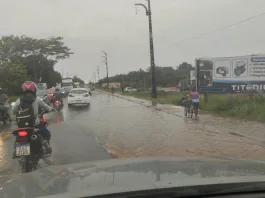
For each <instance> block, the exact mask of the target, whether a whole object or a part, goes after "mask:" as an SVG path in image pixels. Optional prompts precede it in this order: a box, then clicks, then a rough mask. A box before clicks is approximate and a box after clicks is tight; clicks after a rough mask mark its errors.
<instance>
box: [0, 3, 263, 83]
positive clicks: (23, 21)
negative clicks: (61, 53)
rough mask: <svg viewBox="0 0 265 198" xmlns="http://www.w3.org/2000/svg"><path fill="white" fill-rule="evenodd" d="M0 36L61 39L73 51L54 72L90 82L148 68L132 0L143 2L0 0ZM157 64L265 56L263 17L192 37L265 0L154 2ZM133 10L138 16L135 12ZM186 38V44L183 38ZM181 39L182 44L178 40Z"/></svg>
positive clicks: (140, 12)
mask: <svg viewBox="0 0 265 198" xmlns="http://www.w3.org/2000/svg"><path fill="white" fill-rule="evenodd" d="M0 2H1V5H0V24H1V29H0V34H1V35H9V34H18V35H21V34H25V35H28V36H34V37H48V36H63V37H64V41H65V43H66V45H67V46H69V47H70V48H71V49H72V51H73V52H74V53H75V54H74V55H72V56H71V57H70V59H67V60H64V61H60V62H59V63H58V64H57V65H56V67H55V69H56V70H58V71H60V72H61V71H62V68H64V74H65V75H66V73H67V72H68V75H69V76H72V75H78V76H80V77H81V78H82V79H84V80H86V81H87V80H90V79H91V77H92V75H93V72H95V71H96V66H100V77H103V76H105V75H106V71H105V67H104V65H103V63H101V60H102V58H101V55H102V53H101V51H102V50H105V51H106V52H107V53H108V58H109V73H110V75H115V74H118V73H126V72H128V71H132V70H136V69H140V68H142V69H146V68H147V67H148V66H149V65H150V58H149V40H148V39H149V38H148V36H149V34H148V21H147V17H146V15H145V12H144V9H143V8H141V7H138V9H137V12H136V9H135V7H134V3H145V2H146V1H145V0H0ZM151 4H152V11H153V33H154V47H155V62H156V64H157V65H161V66H174V67H175V66H177V65H179V64H180V63H182V62H183V61H186V62H189V63H192V64H194V58H196V57H216V56H235V55H246V54H254V53H265V16H261V17H259V18H255V19H252V20H249V21H247V22H245V23H241V24H238V25H236V26H234V27H231V28H227V29H224V30H221V31H218V32H214V33H212V34H208V35H206V36H203V37H198V38H196V39H193V40H189V38H191V37H194V36H197V35H200V34H202V33H205V32H209V31H211V30H214V29H218V28H220V27H223V26H226V25H229V24H232V23H236V22H238V21H241V20H243V19H245V18H248V17H251V16H254V15H257V14H260V13H263V12H265V0H151ZM136 13H137V14H136ZM183 40H184V41H183ZM180 41H182V42H180Z"/></svg>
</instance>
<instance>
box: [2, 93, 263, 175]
mask: <svg viewBox="0 0 265 198" xmlns="http://www.w3.org/2000/svg"><path fill="white" fill-rule="evenodd" d="M129 100H131V101H129ZM132 101H133V102H132ZM46 117H47V119H48V121H49V123H50V126H49V129H50V131H51V133H52V140H51V145H52V147H53V154H52V157H51V159H50V160H51V161H52V164H70V163H77V162H84V161H89V160H100V159H109V158H112V157H118V158H125V157H146V156H150V157H153V156H188V157H189V156H207V157H208V156H229V157H236V158H249V159H260V160H264V159H265V148H264V140H265V133H264V128H265V125H263V124H258V123H255V122H246V121H238V120H235V119H228V118H219V117H216V116H211V115H204V114H201V115H199V118H198V119H189V118H184V117H183V109H182V108H181V107H176V106H170V105H165V106H162V105H158V106H156V107H152V105H151V104H150V102H147V101H142V100H138V99H133V98H130V97H124V98H123V96H118V97H117V96H113V95H111V94H107V93H101V92H94V93H93V95H92V97H91V106H90V108H88V109H75V108H73V109H72V108H71V109H68V108H67V105H66V106H65V109H63V110H62V112H54V113H50V114H49V115H47V116H46ZM11 128H12V127H11ZM5 130H9V128H8V127H7V128H6V129H5ZM13 141H14V137H9V138H8V139H7V140H2V141H0V153H1V155H0V172H1V169H2V170H7V169H9V171H11V172H14V171H15V170H16V169H17V168H16V167H17V162H16V160H12V159H11V154H10V153H11V150H12V145H13ZM41 165H42V166H45V164H41ZM10 167H11V168H10Z"/></svg>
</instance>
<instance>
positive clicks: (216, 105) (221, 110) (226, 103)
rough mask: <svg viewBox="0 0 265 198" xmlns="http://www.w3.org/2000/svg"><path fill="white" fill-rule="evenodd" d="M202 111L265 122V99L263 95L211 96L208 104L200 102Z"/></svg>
mask: <svg viewBox="0 0 265 198" xmlns="http://www.w3.org/2000/svg"><path fill="white" fill-rule="evenodd" d="M200 108H201V109H202V110H206V111H211V112H215V113H218V114H220V115H223V116H232V117H238V118H247V119H250V120H255V121H264V120H265V97H264V96H263V95H260V94H259V95H254V96H253V97H249V95H210V96H209V100H208V103H204V102H203V100H202V101H201V102H200Z"/></svg>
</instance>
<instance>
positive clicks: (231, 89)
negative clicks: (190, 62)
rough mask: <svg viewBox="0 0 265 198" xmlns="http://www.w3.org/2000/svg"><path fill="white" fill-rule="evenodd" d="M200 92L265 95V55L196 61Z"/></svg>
mask: <svg viewBox="0 0 265 198" xmlns="http://www.w3.org/2000/svg"><path fill="white" fill-rule="evenodd" d="M196 69H197V80H198V82H197V84H198V86H199V92H208V93H248V92H260V93H265V55H249V56H240V57H224V58H202V59H197V60H196Z"/></svg>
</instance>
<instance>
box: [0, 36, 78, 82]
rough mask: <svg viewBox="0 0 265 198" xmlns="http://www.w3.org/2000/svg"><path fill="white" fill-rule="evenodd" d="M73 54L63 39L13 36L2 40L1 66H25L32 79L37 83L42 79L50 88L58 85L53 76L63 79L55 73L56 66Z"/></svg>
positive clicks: (0, 41) (0, 48)
mask: <svg viewBox="0 0 265 198" xmlns="http://www.w3.org/2000/svg"><path fill="white" fill-rule="evenodd" d="M71 54H73V53H72V52H71V51H70V48H68V47H67V46H65V45H64V43H63V38H62V37H50V38H48V39H36V38H32V37H27V36H14V35H11V36H3V37H2V38H1V39H0V64H7V63H12V64H19V65H25V66H26V68H27V74H28V75H29V77H30V79H33V80H34V81H35V82H37V81H39V80H40V79H41V80H42V82H46V83H47V84H48V85H50V86H54V85H55V83H56V82H55V80H54V79H53V78H52V77H51V76H53V77H54V76H55V77H56V79H57V80H59V79H61V77H60V78H59V76H58V72H56V71H54V65H55V64H56V62H57V61H59V60H62V59H66V58H69V56H70V55H71Z"/></svg>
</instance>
